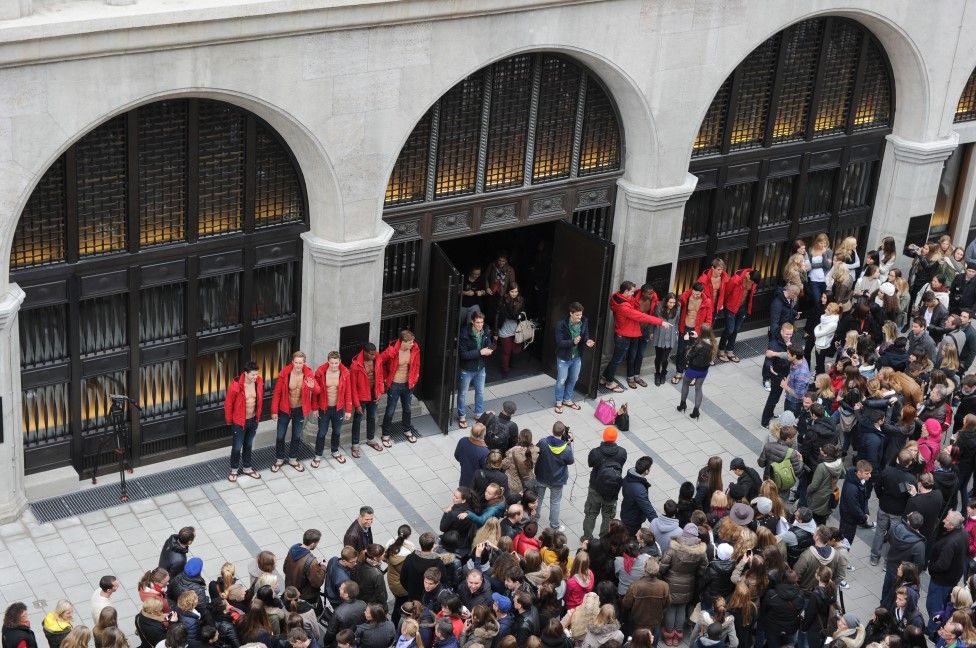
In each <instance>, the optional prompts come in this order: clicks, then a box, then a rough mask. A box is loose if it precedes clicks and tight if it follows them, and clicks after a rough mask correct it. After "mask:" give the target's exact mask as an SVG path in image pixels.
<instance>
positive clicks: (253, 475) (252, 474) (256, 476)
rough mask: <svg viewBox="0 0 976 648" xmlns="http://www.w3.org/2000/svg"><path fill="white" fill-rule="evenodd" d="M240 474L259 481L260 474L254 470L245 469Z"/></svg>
mask: <svg viewBox="0 0 976 648" xmlns="http://www.w3.org/2000/svg"><path fill="white" fill-rule="evenodd" d="M241 474H242V475H247V476H248V477H250V478H251V479H261V473H259V472H258V471H256V470H255V469H254V468H245V469H244V472H242V473H241Z"/></svg>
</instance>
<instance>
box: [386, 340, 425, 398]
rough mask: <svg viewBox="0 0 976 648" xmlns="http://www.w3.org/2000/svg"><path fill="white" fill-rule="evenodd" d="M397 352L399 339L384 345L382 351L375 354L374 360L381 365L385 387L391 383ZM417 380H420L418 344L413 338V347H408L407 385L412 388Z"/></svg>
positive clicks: (395, 368) (394, 371) (394, 372)
mask: <svg viewBox="0 0 976 648" xmlns="http://www.w3.org/2000/svg"><path fill="white" fill-rule="evenodd" d="M399 354H400V340H397V341H396V342H394V343H393V344H391V345H390V346H388V347H386V349H385V350H384V351H383V352H382V353H378V354H376V361H377V362H378V363H379V364H381V365H383V383H384V384H385V385H386V388H387V389H389V388H390V385H392V384H393V377H394V376H395V375H396V370H397V357H398V356H399ZM418 380H420V345H419V344H417V341H416V340H414V341H413V347H412V348H411V349H410V365H409V367H408V368H407V387H409V388H410V389H413V388H414V385H416V384H417V381H418Z"/></svg>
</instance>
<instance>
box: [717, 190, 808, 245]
mask: <svg viewBox="0 0 976 648" xmlns="http://www.w3.org/2000/svg"><path fill="white" fill-rule="evenodd" d="M795 180H796V177H795V176H787V177H785V178H768V179H767V180H766V186H765V187H764V188H763V204H762V211H761V212H759V226H760V227H772V226H774V225H782V224H783V223H789V222H790V206H791V205H792V203H793V183H794V181H795ZM726 263H728V262H726Z"/></svg>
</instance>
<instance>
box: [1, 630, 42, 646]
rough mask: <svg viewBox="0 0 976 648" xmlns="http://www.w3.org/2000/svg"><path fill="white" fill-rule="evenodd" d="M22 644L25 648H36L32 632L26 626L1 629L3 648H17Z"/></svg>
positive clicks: (35, 640)
mask: <svg viewBox="0 0 976 648" xmlns="http://www.w3.org/2000/svg"><path fill="white" fill-rule="evenodd" d="M21 642H23V643H24V644H26V645H27V648H37V639H35V638H34V631H33V630H31V629H30V628H29V627H27V626H17V627H15V628H4V629H3V648H17V646H19V645H20V643H21Z"/></svg>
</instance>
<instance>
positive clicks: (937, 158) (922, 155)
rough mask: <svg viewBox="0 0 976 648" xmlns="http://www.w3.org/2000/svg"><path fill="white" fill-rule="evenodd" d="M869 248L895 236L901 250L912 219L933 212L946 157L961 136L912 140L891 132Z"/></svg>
mask: <svg viewBox="0 0 976 648" xmlns="http://www.w3.org/2000/svg"><path fill="white" fill-rule="evenodd" d="M887 139H888V143H889V146H887V147H886V150H885V155H884V162H883V164H882V166H881V175H880V177H879V178H878V193H877V196H878V197H877V200H876V202H875V206H874V217H873V219H872V222H871V232H870V234H869V236H868V248H869V249H871V248H876V247H877V246H878V243H879V242H880V241H881V239H882V238H884V237H885V236H893V237H895V242H896V244H897V245H898V249H899V250H901V249H902V247H903V246H904V244H905V236H906V234H907V233H908V220H909V219H910V218H911V217H912V216H921V215H922V214H931V213H932V210H933V209H934V208H935V199H936V197H937V196H938V193H939V179H940V178H941V177H942V167H943V165H944V164H945V161H946V158H948V157H949V156H950V155H952V152H953V151H955V150H956V147H957V146H958V145H959V135H958V134H956V133H952V134H950V135H949V136H948V137H946V138H944V139H940V140H935V141H931V142H912V141H909V140H906V139H904V138H902V137H899V136H897V135H888V138H887Z"/></svg>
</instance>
